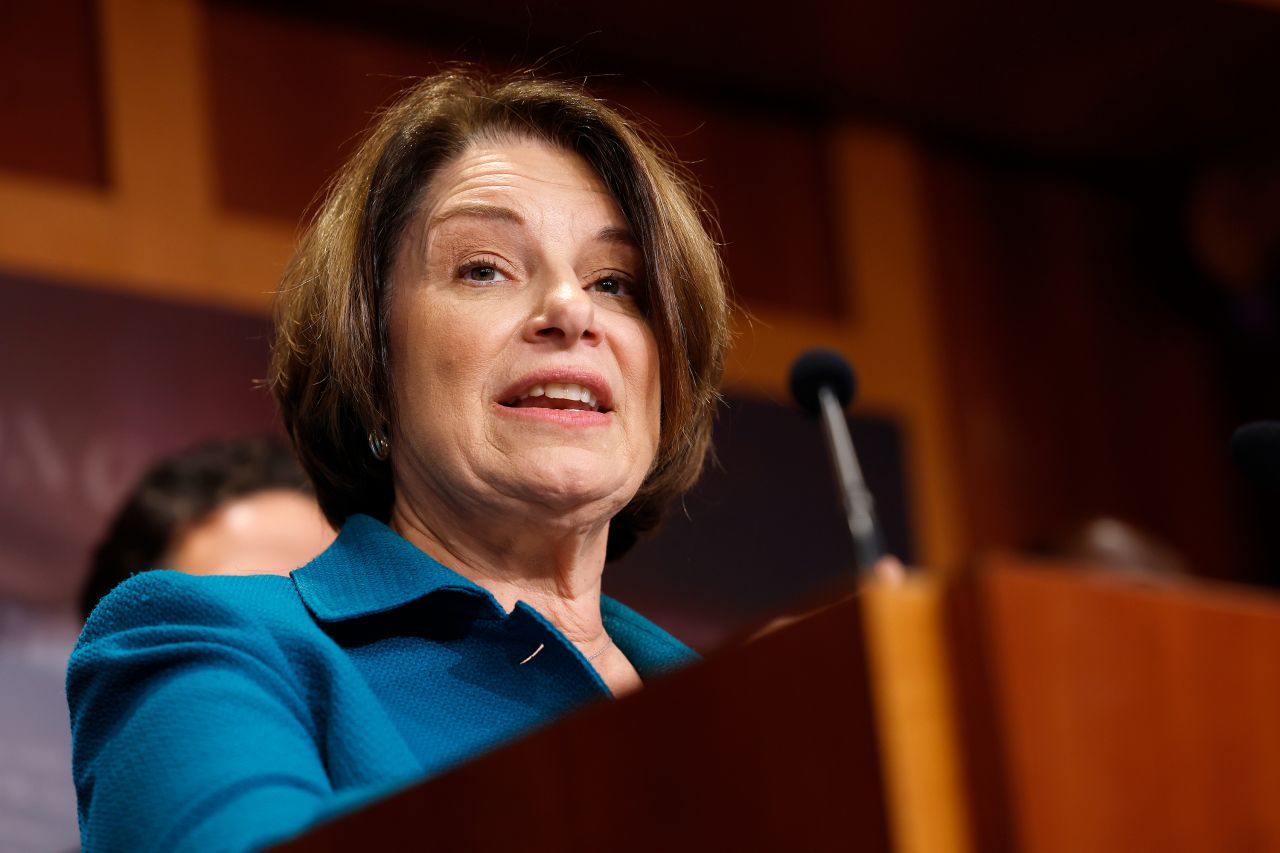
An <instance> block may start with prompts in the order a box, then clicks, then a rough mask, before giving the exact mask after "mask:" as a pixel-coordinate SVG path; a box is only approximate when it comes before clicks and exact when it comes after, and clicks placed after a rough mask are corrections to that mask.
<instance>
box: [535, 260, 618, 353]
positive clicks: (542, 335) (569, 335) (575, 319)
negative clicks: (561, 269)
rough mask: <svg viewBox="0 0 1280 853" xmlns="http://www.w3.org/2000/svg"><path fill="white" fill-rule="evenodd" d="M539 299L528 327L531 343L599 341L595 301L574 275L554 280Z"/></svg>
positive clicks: (567, 344)
mask: <svg viewBox="0 0 1280 853" xmlns="http://www.w3.org/2000/svg"><path fill="white" fill-rule="evenodd" d="M538 300H539V301H538V304H537V306H536V307H535V308H534V311H533V313H532V315H531V316H530V317H529V322H528V323H527V324H526V327H525V337H526V338H527V339H528V340H531V341H546V340H552V341H555V342H557V343H559V344H561V345H563V346H572V345H573V344H576V343H578V342H579V341H584V342H586V343H596V342H597V341H599V338H600V331H599V330H598V329H597V328H596V306H595V301H594V300H593V299H592V298H591V294H590V293H588V292H587V290H586V289H585V288H584V287H583V285H582V283H581V282H579V281H578V280H577V278H576V277H575V276H573V275H572V274H565V275H560V276H557V277H555V278H554V280H552V281H550V282H549V283H548V284H547V285H546V286H545V288H544V290H543V291H542V293H541V294H540V295H539V297H538Z"/></svg>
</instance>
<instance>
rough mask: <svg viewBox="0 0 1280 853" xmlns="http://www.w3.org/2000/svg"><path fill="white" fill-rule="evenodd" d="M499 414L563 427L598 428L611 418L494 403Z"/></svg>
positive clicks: (527, 421)
mask: <svg viewBox="0 0 1280 853" xmlns="http://www.w3.org/2000/svg"><path fill="white" fill-rule="evenodd" d="M494 406H495V407H496V408H497V410H498V412H499V414H502V415H505V416H506V417H510V418H516V419H518V420H520V421H524V422H526V423H529V422H533V423H544V424H555V425H556V426H565V427H598V426H607V425H608V424H609V421H610V420H611V419H612V418H613V413H612V412H583V411H579V410H577V409H543V408H540V407H538V406H529V407H522V408H516V407H514V406H504V405H502V404H501V403H494Z"/></svg>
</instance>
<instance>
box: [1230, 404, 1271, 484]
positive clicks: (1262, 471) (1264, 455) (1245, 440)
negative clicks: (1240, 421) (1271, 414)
mask: <svg viewBox="0 0 1280 853" xmlns="http://www.w3.org/2000/svg"><path fill="white" fill-rule="evenodd" d="M1231 461H1233V462H1235V463H1236V467H1238V468H1239V469H1240V470H1241V471H1243V472H1244V473H1245V476H1247V477H1248V478H1249V479H1250V480H1251V481H1252V482H1253V483H1254V485H1256V486H1258V487H1259V488H1261V489H1264V490H1266V491H1268V492H1273V493H1275V494H1280V421H1258V422H1257V423H1252V424H1245V425H1244V426H1242V427H1240V429H1238V430H1236V431H1235V434H1234V435H1232V436H1231Z"/></svg>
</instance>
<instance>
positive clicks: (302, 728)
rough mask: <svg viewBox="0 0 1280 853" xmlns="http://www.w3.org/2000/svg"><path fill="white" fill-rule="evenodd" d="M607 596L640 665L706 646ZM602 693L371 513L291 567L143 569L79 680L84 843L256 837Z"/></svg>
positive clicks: (121, 591) (256, 843)
mask: <svg viewBox="0 0 1280 853" xmlns="http://www.w3.org/2000/svg"><path fill="white" fill-rule="evenodd" d="M602 609H603V615H604V623H605V628H606V629H607V630H608V632H609V634H610V635H611V636H612V637H613V639H614V642H616V643H617V645H618V647H619V648H620V649H621V650H622V651H623V652H624V653H625V654H626V655H627V657H628V658H630V660H631V662H632V663H633V664H634V665H635V667H636V669H637V670H638V671H639V673H640V675H641V677H642V678H646V679H648V678H651V677H653V676H655V675H658V674H660V673H662V672H664V671H666V670H669V669H672V668H675V667H678V666H680V665H682V664H685V663H688V662H689V661H691V660H693V659H694V658H695V656H694V654H693V652H692V651H690V650H689V649H688V648H687V647H686V646H684V645H683V644H681V643H680V642H679V641H678V640H676V639H674V638H673V637H671V636H670V635H669V634H667V633H666V632H665V631H663V630H662V629H660V628H658V627H657V626H655V625H654V624H652V623H651V622H649V621H648V620H646V619H644V618H643V617H641V616H639V615H638V614H636V613H635V612H634V611H632V610H629V609H628V608H626V607H624V606H623V605H621V604H618V603H617V602H615V601H612V600H610V599H607V598H606V599H604V601H603V603H602ZM607 696H609V690H608V688H607V687H606V686H605V684H604V682H603V681H602V680H601V679H600V677H599V675H597V674H596V672H595V670H594V669H593V668H592V667H591V665H590V664H589V663H588V662H587V661H586V659H585V658H584V657H583V656H582V654H581V653H580V652H579V651H578V650H577V648H576V647H575V646H574V645H573V644H572V643H570V642H569V641H568V640H567V639H565V637H564V636H563V635H562V634H560V632H559V631H557V630H556V629H555V628H554V627H552V626H551V624H550V623H549V622H547V620H546V619H544V618H543V617H542V616H541V615H540V614H538V613H537V611H535V610H534V609H533V608H532V607H529V606H528V605H526V604H524V603H520V604H518V605H516V607H515V608H514V609H513V610H512V611H511V612H510V613H509V614H508V613H506V612H504V610H503V609H502V607H501V606H500V605H499V604H498V603H497V601H496V600H494V598H493V597H492V596H491V595H490V594H489V593H488V592H486V591H485V590H484V589H482V588H481V587H479V586H477V585H476V584H474V583H472V582H470V581H468V580H466V579H465V578H463V577H461V576H460V575H458V574H457V573H455V572H453V571H451V570H449V569H447V568H445V567H444V566H442V565H440V564H439V563H437V562H436V561H435V560H433V559H431V558H430V557H429V556H427V555H426V554H424V553H423V552H422V551H420V550H418V549H417V548H415V547H414V546H412V545H410V544H409V543H408V542H407V541H405V540H404V539H402V538H401V537H400V536H399V535H397V534H396V533H394V532H393V531H391V530H390V529H389V528H387V527H386V526H385V525H383V524H381V523H379V522H377V521H374V520H373V519H371V518H368V517H365V516H355V517H353V518H351V519H349V520H348V521H347V523H346V525H345V526H344V527H343V529H342V533H341V535H340V536H339V537H338V539H337V541H336V542H335V543H334V544H333V545H332V546H331V547H330V548H329V549H328V550H326V551H325V552H324V553H323V554H321V555H320V556H319V557H317V558H316V559H315V560H313V561H311V562H310V563H309V564H307V565H306V566H304V567H303V568H301V569H299V570H297V571H296V572H294V573H293V574H292V575H291V576H290V577H279V576H270V575H256V576H249V577H192V576H188V575H183V574H179V573H177V572H170V571H159V572H146V573H143V574H140V575H138V576H137V577H134V578H132V579H131V580H129V581H128V582H126V583H124V584H122V585H121V586H120V587H119V588H117V590H116V591H115V592H113V593H112V594H111V595H109V596H108V597H107V598H106V599H104V600H103V602H102V603H101V604H100V605H99V606H98V608H97V609H96V610H95V611H94V613H93V615H92V617H91V618H90V619H89V622H88V624H87V625H86V626H85V629H84V632H83V634H82V635H81V637H80V642H79V644H78V645H77V647H76V650H75V652H74V653H73V654H72V656H71V663H70V667H69V670H68V673H67V697H68V701H69V703H70V706H71V721H72V734H73V738H74V747H73V772H74V776H75V783H76V790H77V794H78V798H79V816H80V830H81V838H82V843H83V847H84V850H85V851H87V853H95V851H130V853H140V851H147V850H157V851H161V850H162V851H174V850H198V851H221V850H245V849H254V848H257V847H260V846H263V845H264V844H268V843H270V842H273V841H278V840H281V839H282V838H284V837H287V836H290V835H293V834H296V833H297V832H300V831H302V830H303V829H305V828H306V827H308V826H309V825H312V824H314V823H315V822H317V821H319V820H323V819H325V818H327V817H330V816H333V815H334V814H337V813H338V812H341V811H343V810H345V809H348V808H351V807H353V806H355V805H358V804H360V803H362V802H365V801H367V800H368V799H370V798H372V797H375V796H377V795H379V794H381V793H385V792H387V791H389V790H391V789H392V788H395V787H397V786H399V785H403V784H405V783H406V782H409V781H412V780H416V779H419V778H421V777H423V776H424V775H430V774H433V773H437V772H439V771H441V770H442V769H444V768H446V767H448V766H450V765H451V764H454V763H457V762H460V761H463V760H465V759H467V758H468V757H470V756H473V755H475V754H476V753H477V752H479V751H482V750H485V749H488V748H490V747H492V746H494V745H496V744H498V743H501V742H502V741H504V740H507V739H510V738H512V737H514V736H516V735H519V734H521V733H523V732H526V731H528V730H530V729H531V728H533V727H535V726H538V725H540V724H542V723H545V722H547V721H549V720H551V719H553V718H554V717H556V716H558V715H561V714H563V713H565V712H566V711H569V710H570V709H572V708H575V707H577V706H579V705H581V704H583V703H584V702H588V701H590V700H593V699H599V698H602V697H607Z"/></svg>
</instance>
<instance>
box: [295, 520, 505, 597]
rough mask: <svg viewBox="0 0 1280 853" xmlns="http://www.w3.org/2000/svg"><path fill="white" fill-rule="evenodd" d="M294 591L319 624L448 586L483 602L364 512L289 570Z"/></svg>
mask: <svg viewBox="0 0 1280 853" xmlns="http://www.w3.org/2000/svg"><path fill="white" fill-rule="evenodd" d="M290 577H292V578H293V583H294V586H295V587H297V590H298V595H300V596H301V597H302V601H303V603H305V604H306V605H307V609H308V610H310V611H311V613H312V614H313V615H314V616H315V617H316V618H317V619H319V620H320V621H322V622H337V621H341V620H344V619H355V618H357V617H360V616H370V615H373V614H375V613H384V612H386V611H388V610H394V609H395V608H397V607H400V606H402V605H405V604H408V603H409V602H411V601H415V600H417V599H419V598H423V597H424V596H428V595H431V594H432V593H435V592H440V591H443V590H449V591H452V592H457V593H462V594H465V595H471V596H474V597H476V598H479V599H482V600H487V601H488V602H489V603H490V604H491V605H492V607H493V610H494V614H495V615H500V614H501V613H502V608H501V607H500V606H499V604H498V602H497V601H496V600H495V599H494V598H493V596H492V595H490V594H489V592H488V591H487V590H485V589H484V588H483V587H481V586H480V585H479V584H476V583H473V582H471V581H469V580H467V579H466V578H464V577H463V576H462V575H460V574H458V573H457V572H455V571H453V570H452V569H449V568H446V567H445V566H443V565H441V564H440V563H438V562H436V560H434V559H433V558H432V557H431V556H430V555H428V554H426V553H425V552H423V551H421V550H420V549H418V548H416V547H415V546H414V545H412V544H410V543H409V542H408V541H406V540H405V539H404V538H403V537H402V536H400V534H398V533H396V532H395V531H394V530H392V529H391V528H389V527H387V526H386V525H385V524H383V523H382V522H380V521H377V520H376V519H373V518H370V517H369V516H367V515H353V516H351V517H350V518H348V519H347V520H346V523H344V524H343V525H342V531H341V532H340V533H339V534H338V538H337V540H335V541H334V543H333V544H332V545H330V546H329V547H328V548H327V549H325V551H324V552H323V553H321V554H320V556H318V557H316V558H315V559H314V560H312V561H311V562H309V563H307V564H306V565H305V566H303V567H302V568H300V569H298V570H296V571H294V572H292V573H291V575H290Z"/></svg>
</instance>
